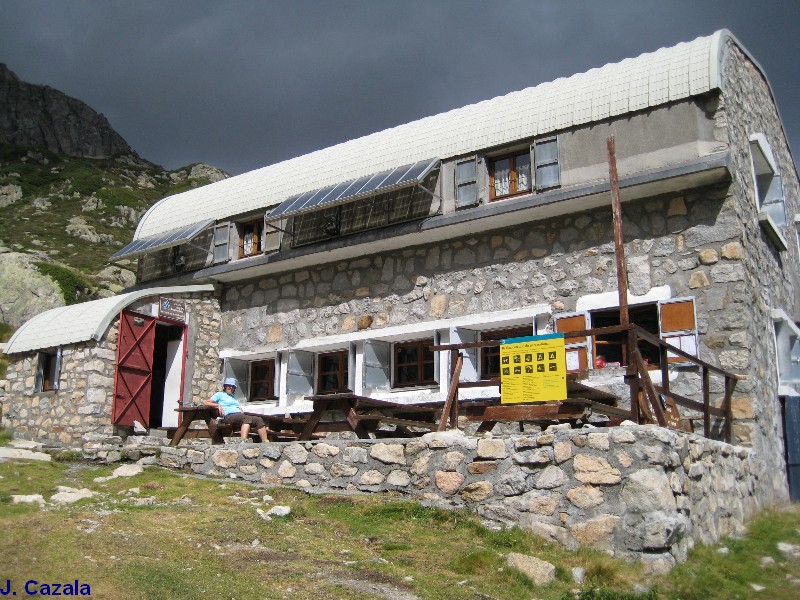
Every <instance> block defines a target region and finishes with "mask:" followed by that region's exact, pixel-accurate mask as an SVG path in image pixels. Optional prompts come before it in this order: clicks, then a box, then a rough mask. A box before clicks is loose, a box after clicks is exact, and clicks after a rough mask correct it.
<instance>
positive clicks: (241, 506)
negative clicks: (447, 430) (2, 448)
mask: <svg viewBox="0 0 800 600" xmlns="http://www.w3.org/2000/svg"><path fill="white" fill-rule="evenodd" d="M112 469H113V467H108V466H97V465H89V466H87V465H80V464H74V465H71V466H68V465H66V464H59V463H51V464H47V463H21V462H20V463H13V462H8V463H2V464H0V476H1V477H2V480H1V481H2V487H0V490H1V491H0V527H2V530H3V532H4V535H3V536H0V556H3V567H4V570H3V573H4V576H3V577H2V578H0V579H11V580H12V582H13V584H14V586H16V587H17V589H21V586H22V585H23V584H24V582H25V581H26V580H28V579H31V578H33V579H37V580H38V581H40V582H42V581H72V580H74V579H76V578H77V579H79V580H80V581H81V582H82V583H84V582H85V583H89V584H91V586H92V592H93V597H96V598H118V599H122V600H125V599H132V600H137V599H145V598H167V597H169V598H176V599H180V598H186V599H190V598H191V599H194V598H236V599H239V598H242V599H244V598H343V599H344V598H347V599H349V600H354V599H361V598H385V597H394V598H414V597H418V598H429V599H443V600H444V599H448V600H449V599H460V598H463V599H471V598H498V599H499V598H503V599H515V598H520V599H526V600H527V599H529V598H540V599H542V600H546V599H562V598H573V597H574V596H573V594H572V592H571V590H573V588H574V587H575V586H574V584H572V582H571V581H570V575H569V573H570V569H571V568H572V567H573V566H582V567H584V568H586V570H587V585H586V587H585V588H584V590H583V591H582V593H581V597H582V598H584V599H585V600H589V599H593V600H600V599H607V600H612V599H616V600H621V599H623V598H651V599H655V598H664V599H670V600H674V599H677V598H682V599H684V600H691V599H694V598H698V599H699V598H712V599H713V598H720V599H722V598H725V599H729V598H763V599H778V598H790V597H797V592H798V590H800V588H799V587H798V586H796V585H795V584H793V583H792V582H791V581H790V580H788V579H787V577H798V576H800V564H798V562H787V561H786V560H785V559H783V558H782V557H781V556H780V555H779V553H778V552H777V550H776V543H777V542H778V541H788V542H792V543H797V542H798V540H800V534H798V532H797V528H798V527H800V514H798V512H797V511H794V510H791V511H783V512H776V511H772V512H767V513H765V514H764V515H763V516H762V517H761V518H759V519H757V520H756V521H755V522H754V523H753V524H752V525H751V527H750V532H749V533H748V535H747V536H746V537H745V538H744V539H742V540H738V541H727V542H726V544H725V545H726V546H727V547H729V548H730V553H729V554H727V555H722V554H720V553H719V552H717V551H716V550H715V549H712V548H698V549H697V550H695V551H694V552H693V553H692V556H691V558H690V560H689V561H688V562H687V563H686V564H684V565H681V566H679V567H678V568H677V569H675V570H674V571H673V572H672V574H671V575H670V576H669V577H667V578H654V577H648V576H646V575H644V574H642V572H641V571H640V570H639V568H638V567H637V566H635V565H627V564H625V563H623V562H620V561H617V560H615V559H612V558H610V557H608V556H606V555H604V554H602V553H597V552H592V551H587V550H581V551H579V552H576V553H571V552H566V551H564V550H562V549H560V548H558V547H554V546H551V545H549V544H546V543H544V542H542V541H541V540H539V539H537V538H534V537H532V536H530V535H528V534H525V533H523V532H521V531H519V530H510V531H500V532H495V531H489V530H487V529H485V528H484V527H482V526H481V525H480V523H479V521H478V519H477V518H476V517H474V516H472V515H469V514H467V513H463V512H445V511H440V510H436V509H432V508H424V507H421V506H420V505H418V504H416V503H413V502H408V501H405V500H403V499H402V498H400V497H391V496H386V495H383V496H378V495H375V496H308V495H305V494H302V493H300V492H298V491H295V490H289V489H282V488H273V489H264V488H261V487H255V486H249V485H246V484H244V483H241V482H235V481H230V480H228V481H215V480H209V479H203V478H198V477H193V476H189V475H185V474H180V473H174V472H169V471H164V470H160V469H154V468H151V469H148V470H146V472H145V473H144V474H143V475H140V476H137V477H134V478H131V479H127V478H118V479H112V480H110V481H108V482H105V483H97V482H94V481H93V480H94V478H95V477H97V476H100V475H108V474H109V473H110V471H111V470H112ZM57 485H68V486H72V487H84V486H85V487H90V488H91V489H92V490H94V491H97V492H100V495H99V496H97V497H95V498H92V499H90V500H83V501H81V502H80V503H78V504H75V505H69V506H66V507H60V508H54V507H48V508H47V509H40V508H38V507H36V506H30V505H11V504H10V495H11V494H31V493H41V494H43V495H44V496H45V498H49V497H50V495H52V494H53V493H54V492H55V487H56V486H57ZM131 488H137V489H138V493H137V492H136V491H135V490H134V491H131ZM264 494H270V495H271V496H272V497H273V498H274V500H272V501H268V502H266V503H265V502H264V501H263V495H264ZM145 497H153V500H152V502H154V503H153V504H145V505H143V506H135V505H134V504H135V502H134V499H136V498H145ZM276 504H285V505H289V506H291V507H292V514H291V515H290V516H289V517H286V518H274V519H273V520H272V521H265V520H263V519H261V518H260V517H259V516H258V514H257V513H256V508H259V507H260V508H262V509H264V510H266V509H267V508H269V507H270V506H273V505H276ZM255 540H258V541H257V542H256V541H255ZM512 551H515V552H522V553H525V554H531V555H535V556H538V557H540V558H542V559H544V560H548V561H550V562H552V563H553V564H555V565H557V578H556V581H555V582H554V583H553V584H551V585H549V586H547V587H544V588H538V589H537V588H535V587H534V586H533V584H532V583H531V582H530V581H529V580H528V579H527V578H525V577H524V576H522V575H521V574H520V573H518V572H516V571H514V570H512V569H509V568H507V567H506V566H505V555H506V554H507V553H508V552H512ZM762 556H772V557H773V558H774V559H775V560H776V563H775V565H773V566H769V567H766V568H762V567H760V566H759V561H760V558H761V557H762ZM753 582H755V583H760V584H762V585H764V586H766V589H765V590H764V591H761V592H755V591H753V589H752V588H751V587H750V583H753ZM3 583H4V582H3ZM636 583H645V584H648V585H651V586H653V587H652V590H651V592H650V593H649V594H646V595H637V594H633V593H632V592H630V590H631V589H632V587H633V585H634V584H636ZM592 586H594V587H595V588H597V587H599V588H601V591H598V590H597V589H595V591H591V590H590V588H591V587H592ZM614 590H618V591H614ZM391 594H394V595H391ZM18 595H19V594H18Z"/></svg>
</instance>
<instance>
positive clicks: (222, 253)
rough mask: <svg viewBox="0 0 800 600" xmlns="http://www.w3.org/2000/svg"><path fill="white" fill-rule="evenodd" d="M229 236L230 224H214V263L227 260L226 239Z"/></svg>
mask: <svg viewBox="0 0 800 600" xmlns="http://www.w3.org/2000/svg"><path fill="white" fill-rule="evenodd" d="M229 236H230V224H229V223H219V224H218V225H215V226H214V263H215V264H216V263H221V262H225V261H227V260H228V258H229V256H228V239H229Z"/></svg>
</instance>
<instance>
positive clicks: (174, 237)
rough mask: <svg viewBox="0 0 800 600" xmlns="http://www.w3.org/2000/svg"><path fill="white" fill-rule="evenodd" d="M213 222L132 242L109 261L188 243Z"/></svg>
mask: <svg viewBox="0 0 800 600" xmlns="http://www.w3.org/2000/svg"><path fill="white" fill-rule="evenodd" d="M213 222H214V221H213V219H208V220H206V221H201V222H199V223H193V224H191V225H187V226H186V227H180V228H178V229H172V230H170V231H167V232H165V233H160V234H158V235H152V236H150V237H146V238H143V239H141V240H134V241H133V242H131V243H130V244H128V245H127V246H125V247H124V248H123V249H122V250H120V251H118V252H116V253H115V254H114V255H113V256H112V257H111V259H110V260H112V261H114V260H119V259H120V258H133V257H135V256H141V255H142V254H145V253H147V252H153V251H155V250H162V249H164V248H169V247H171V246H177V245H178V244H182V243H183V242H188V241H189V240H191V239H192V238H194V237H195V236H197V234H199V233H200V232H201V231H203V230H204V229H206V228H207V227H208V226H209V225H211V224H212V223H213Z"/></svg>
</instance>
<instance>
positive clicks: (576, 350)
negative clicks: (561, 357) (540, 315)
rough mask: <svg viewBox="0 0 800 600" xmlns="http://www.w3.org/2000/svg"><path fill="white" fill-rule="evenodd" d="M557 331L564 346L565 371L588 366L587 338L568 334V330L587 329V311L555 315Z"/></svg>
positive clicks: (578, 369) (580, 369)
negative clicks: (561, 336)
mask: <svg viewBox="0 0 800 600" xmlns="http://www.w3.org/2000/svg"><path fill="white" fill-rule="evenodd" d="M555 328H556V332H557V333H563V334H565V335H564V345H565V346H566V357H567V371H568V372H572V373H574V372H577V371H584V370H586V369H588V368H589V338H588V337H587V336H581V335H579V336H570V335H569V334H570V332H573V331H583V330H584V329H589V313H585V312H581V313H565V314H563V315H558V316H556V317H555Z"/></svg>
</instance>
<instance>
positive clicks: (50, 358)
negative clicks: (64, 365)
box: [35, 348, 61, 392]
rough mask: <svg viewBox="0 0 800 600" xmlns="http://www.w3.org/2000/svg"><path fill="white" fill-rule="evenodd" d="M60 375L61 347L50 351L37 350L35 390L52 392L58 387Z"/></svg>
mask: <svg viewBox="0 0 800 600" xmlns="http://www.w3.org/2000/svg"><path fill="white" fill-rule="evenodd" d="M60 377H61V348H58V350H56V351H51V352H39V357H38V360H37V364H36V381H35V390H36V391H37V392H52V391H55V390H57V389H58V387H59V386H58V380H59V378H60Z"/></svg>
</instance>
